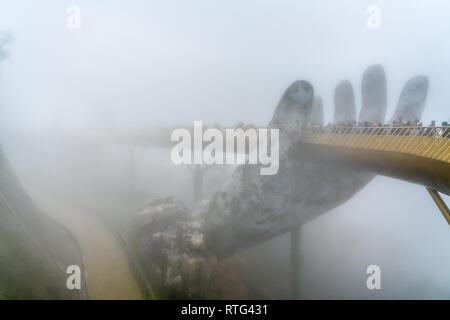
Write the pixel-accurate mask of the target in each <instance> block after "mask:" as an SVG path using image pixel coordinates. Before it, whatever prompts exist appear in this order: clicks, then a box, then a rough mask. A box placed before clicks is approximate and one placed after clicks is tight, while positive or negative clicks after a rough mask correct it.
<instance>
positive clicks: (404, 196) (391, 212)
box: [0, 0, 450, 298]
mask: <svg viewBox="0 0 450 320" xmlns="http://www.w3.org/2000/svg"><path fill="white" fill-rule="evenodd" d="M71 4H77V5H79V6H80V8H81V24H82V26H81V30H72V31H70V30H68V29H67V28H66V19H67V17H68V15H67V13H66V8H67V7H68V6H69V5H71ZM371 4H377V5H379V6H380V8H381V29H380V30H369V29H368V28H367V27H366V19H367V17H368V15H367V14H366V9H367V7H368V6H369V5H371ZM449 17H450V1H448V0H441V1H439V0H428V1H425V0H422V1H419V0H396V1H391V0H386V1H375V0H373V1H364V0H359V1H355V0H339V1H336V0H310V1H300V0H292V1H287V0H277V1H275V0H271V1H269V0H249V1H242V0H227V1H211V0H189V1H182V0H177V1H175V0H161V1H149V0H142V1H138V0H129V1H119V0H96V1H92V0H91V1H89V0H79V1H63V0H36V1H31V0H1V2H0V31H4V30H9V31H10V32H11V34H12V35H13V37H14V42H12V43H10V44H9V45H8V51H9V55H10V56H9V58H8V59H6V60H3V61H0V132H1V133H3V134H4V133H5V132H7V133H8V137H5V136H2V137H1V140H2V143H3V142H6V143H7V142H8V140H9V143H10V144H11V141H13V137H14V134H15V133H17V132H22V131H29V130H36V129H42V128H50V129H54V128H69V129H70V128H72V129H73V128H83V127H94V128H95V127H111V126H123V127H127V126H135V125H139V126H141V125H143V126H144V125H148V126H155V125H160V124H163V125H191V124H192V122H193V121H194V120H202V121H204V122H207V123H211V124H214V123H221V124H225V125H234V124H236V123H237V122H240V121H242V122H250V123H255V124H259V125H264V124H266V123H268V121H270V119H271V117H272V114H273V112H274V108H275V106H276V104H277V103H278V100H279V99H280V97H281V95H282V93H283V91H284V90H285V89H286V88H287V87H288V86H289V84H290V83H292V82H293V81H295V80H299V79H304V80H308V81H310V82H311V83H312V84H313V85H314V89H315V92H316V94H319V95H321V96H322V98H323V100H324V107H325V119H326V121H331V119H332V117H333V94H334V87H335V86H336V84H337V83H338V82H339V81H340V80H342V79H349V80H351V81H352V84H353V86H354V89H355V94H356V98H357V107H358V109H359V107H360V104H361V103H360V100H361V97H360V83H361V76H362V73H363V71H364V69H365V68H366V67H367V66H369V65H371V64H375V63H378V64H382V65H383V66H384V67H385V70H386V76H387V82H388V84H387V88H388V113H387V118H389V117H390V116H391V115H392V114H393V111H394V108H395V106H396V104H397V99H398V97H399V95H400V92H401V89H402V87H403V85H404V83H405V82H406V81H407V80H408V79H409V78H410V77H412V76H415V75H417V74H424V75H427V76H428V77H429V80H430V89H429V93H428V99H427V103H426V109H425V112H424V115H423V120H424V122H425V123H429V122H430V121H431V120H432V119H435V120H437V121H438V123H440V122H441V121H443V120H449V117H450V108H449V106H448V105H449V103H450V41H449V39H450V19H449ZM23 150H24V151H23V152H22V153H20V156H19V153H17V154H14V153H13V152H10V153H9V155H10V156H11V157H12V158H13V159H14V157H15V158H16V161H15V162H13V163H15V164H16V165H17V167H19V168H20V163H22V164H23V167H25V165H26V162H27V161H31V160H30V159H28V158H27V157H26V156H22V155H25V153H26V152H28V151H29V150H27V149H26V148H25V147H23ZM161 158H163V157H162V156H161ZM167 166H169V164H168V165H167ZM155 167H156V168H157V169H158V167H157V165H156V164H155ZM32 171H36V170H35V168H34V167H33V170H32ZM155 171H156V172H152V174H153V176H152V178H153V179H154V178H155V175H156V180H158V179H159V178H161V179H168V181H172V182H173V183H174V184H175V183H178V182H176V181H177V180H176V178H178V177H171V178H167V176H164V177H162V173H160V172H158V170H156V169H155ZM167 171H169V170H167ZM20 172H22V174H23V172H27V171H25V170H22V171H20V170H19V174H20ZM164 174H166V171H164ZM149 175H150V174H149ZM158 175H161V176H158ZM143 176H144V174H143ZM170 179H172V180H170ZM149 181H150V179H149ZM164 188H168V189H170V188H169V187H167V186H164ZM445 199H446V201H447V203H449V201H450V200H449V199H450V198H449V197H445ZM305 228H306V229H305V232H304V237H306V238H307V239H309V242H307V241H306V244H304V246H305V249H304V250H305V255H306V259H307V260H306V261H307V262H306V264H307V267H306V269H307V270H309V269H308V268H310V272H309V273H308V276H309V279H310V280H308V281H317V283H319V284H320V285H323V287H324V288H326V289H327V290H328V292H331V293H329V295H330V296H332V297H335V296H339V294H340V293H342V290H344V291H345V290H346V292H347V293H346V294H347V295H348V296H351V297H357V296H358V292H363V295H362V296H363V297H369V298H370V297H373V296H371V295H370V294H371V293H367V292H366V291H365V288H363V289H361V288H360V287H358V286H356V285H355V282H351V281H348V282H345V280H346V279H348V277H351V276H354V275H355V274H356V275H357V276H356V277H357V278H358V277H359V278H361V279H364V277H366V275H365V273H364V266H366V265H368V264H372V263H378V264H380V265H382V266H384V265H386V266H388V265H389V266H391V267H392V268H393V269H392V268H391V269H389V270H390V271H386V272H387V275H388V277H389V281H391V284H392V285H391V289H390V290H391V291H387V292H388V294H387V295H385V296H384V297H405V293H406V294H408V292H412V291H413V290H415V288H416V287H415V285H416V284H415V283H414V280H417V281H418V283H419V284H420V283H422V284H423V283H427V285H428V286H429V288H428V289H427V290H428V291H427V290H425V291H424V292H425V293H424V295H425V296H426V297H443V296H445V295H449V294H450V276H449V275H448V270H449V268H450V235H449V228H448V225H446V223H445V221H444V219H443V218H442V216H441V215H440V213H439V211H438V210H437V209H436V207H435V206H434V204H433V202H432V200H431V198H429V197H428V195H427V193H426V191H425V189H424V188H423V187H421V186H417V185H413V184H409V183H406V182H402V181H397V180H393V179H390V178H383V177H378V178H376V179H375V181H373V182H372V183H371V184H369V186H368V187H366V188H365V189H364V190H362V191H361V192H360V193H358V194H357V195H356V196H355V197H354V198H353V199H352V200H350V201H349V202H347V203H346V204H344V205H343V206H342V207H340V208H338V209H336V210H333V211H332V212H330V213H329V214H327V215H324V216H323V217H320V218H318V219H317V220H315V221H313V222H312V223H311V224H308V226H306V227H305ZM323 234H326V235H327V237H323ZM312 243H314V245H312ZM342 244H345V246H343V245H342ZM308 248H309V249H308ZM339 248H344V253H343V252H342V251H339ZM327 249H328V250H329V251H326V250H327ZM324 250H325V252H326V254H324ZM320 253H321V254H320ZM308 259H309V260H308ZM333 259H334V260H333ZM388 260H389V261H390V262H389V261H388ZM352 261H353V264H352ZM355 261H356V262H355ZM392 261H394V263H392ZM355 263H356V264H355ZM349 265H350V267H349ZM318 266H319V267H318ZM348 267H349V268H350V271H348V270H349V269H348ZM386 268H387V267H386ZM333 270H334V271H335V272H334V273H333V272H332V271H333ZM340 270H341V271H340ZM344 270H345V271H344ZM361 270H362V271H361ZM349 272H350V274H351V276H349ZM352 272H353V273H352ZM315 276H316V277H317V278H315ZM402 277H403V278H402ZM359 278H358V279H359ZM362 281H364V280H362ZM352 283H353V285H355V286H356V287H352V288H349V287H345V286H346V285H352ZM358 283H359V282H358ZM361 283H363V284H364V282H361ZM387 283H389V282H387ZM393 284H396V285H398V286H395V285H393ZM359 285H361V284H359ZM342 286H344V287H342ZM421 288H422V289H423V287H421ZM436 288H438V290H442V291H439V292H437V291H436ZM316 289H317V288H316ZM317 290H318V289H317ZM330 290H331V291H330ZM333 290H334V291H333ZM361 290H362V291H361ZM387 290H389V284H388V289H387ZM396 290H403V293H402V294H397V291H396ZM433 290H435V291H433ZM333 292H334V294H335V295H333ZM442 292H444V293H442ZM411 294H412V297H423V296H421V295H420V292H418V293H417V295H416V296H415V295H414V294H413V293H411ZM311 296H313V297H317V298H319V297H322V296H321V293H320V290H318V291H317V292H316V293H315V291H314V292H313V293H311ZM344 296H346V295H345V294H344Z"/></svg>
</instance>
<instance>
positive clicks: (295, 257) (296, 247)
mask: <svg viewBox="0 0 450 320" xmlns="http://www.w3.org/2000/svg"><path fill="white" fill-rule="evenodd" d="M300 230H301V226H298V227H295V228H293V229H292V231H291V257H290V258H291V290H292V299H294V300H298V299H300V265H301V260H302V256H301V253H300Z"/></svg>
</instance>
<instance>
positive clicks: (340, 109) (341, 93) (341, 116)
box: [334, 80, 356, 124]
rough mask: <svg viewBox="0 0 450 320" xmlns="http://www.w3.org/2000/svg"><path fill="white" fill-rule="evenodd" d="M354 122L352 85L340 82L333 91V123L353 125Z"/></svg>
mask: <svg viewBox="0 0 450 320" xmlns="http://www.w3.org/2000/svg"><path fill="white" fill-rule="evenodd" d="M355 120H356V105H355V94H354V93H353V86H352V83H351V82H350V81H348V80H342V81H341V82H339V84H338V85H337V86H336V90H335V91H334V123H344V124H347V123H348V122H350V123H353V121H355Z"/></svg>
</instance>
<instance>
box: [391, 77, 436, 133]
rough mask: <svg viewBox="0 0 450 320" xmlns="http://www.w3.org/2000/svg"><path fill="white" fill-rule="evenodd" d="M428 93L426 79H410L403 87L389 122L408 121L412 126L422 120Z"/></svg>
mask: <svg viewBox="0 0 450 320" xmlns="http://www.w3.org/2000/svg"><path fill="white" fill-rule="evenodd" d="M427 93H428V78H427V77H425V76H417V77H414V78H412V79H410V80H409V81H408V82H407V83H406V84H405V86H404V87H403V90H402V93H401V95H400V99H399V101H398V104H397V110H395V113H394V116H393V117H392V119H391V121H394V120H396V121H399V120H400V117H402V121H410V122H411V124H414V123H415V121H416V120H419V119H421V118H422V113H423V110H424V108H425V100H426V98H427Z"/></svg>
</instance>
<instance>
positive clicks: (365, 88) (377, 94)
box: [359, 65, 387, 123]
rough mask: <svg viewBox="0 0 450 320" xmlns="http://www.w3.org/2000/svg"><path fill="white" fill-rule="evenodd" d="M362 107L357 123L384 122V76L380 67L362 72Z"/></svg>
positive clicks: (385, 106) (373, 67) (385, 95)
mask: <svg viewBox="0 0 450 320" xmlns="http://www.w3.org/2000/svg"><path fill="white" fill-rule="evenodd" d="M361 91H362V106H361V112H360V114H359V122H360V123H363V122H365V121H368V122H370V123H379V122H384V118H385V116H386V108H387V93H386V75H385V73H384V69H383V67H382V66H380V65H374V66H371V67H369V68H367V70H366V71H365V72H364V74H363V79H362V84H361Z"/></svg>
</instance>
